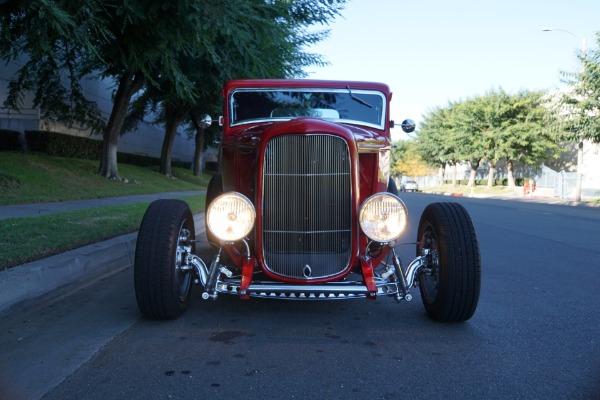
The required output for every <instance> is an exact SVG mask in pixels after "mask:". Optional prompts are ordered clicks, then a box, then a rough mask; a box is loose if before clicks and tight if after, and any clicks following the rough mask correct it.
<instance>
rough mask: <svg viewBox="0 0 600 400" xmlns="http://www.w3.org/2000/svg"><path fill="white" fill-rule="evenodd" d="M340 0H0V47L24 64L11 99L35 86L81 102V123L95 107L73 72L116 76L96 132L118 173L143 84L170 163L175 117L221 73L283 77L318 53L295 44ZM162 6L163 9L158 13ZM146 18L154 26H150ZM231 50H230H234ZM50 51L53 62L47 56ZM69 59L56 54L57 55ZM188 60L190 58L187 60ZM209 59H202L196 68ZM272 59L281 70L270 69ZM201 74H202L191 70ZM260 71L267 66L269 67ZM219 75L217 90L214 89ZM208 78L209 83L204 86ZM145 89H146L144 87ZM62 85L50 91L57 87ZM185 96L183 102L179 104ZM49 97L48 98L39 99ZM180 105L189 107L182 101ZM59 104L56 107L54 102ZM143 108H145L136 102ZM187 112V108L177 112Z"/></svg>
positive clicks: (104, 164)
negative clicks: (160, 114) (123, 138)
mask: <svg viewBox="0 0 600 400" xmlns="http://www.w3.org/2000/svg"><path fill="white" fill-rule="evenodd" d="M344 3H345V0H294V1H289V0H204V1H202V2H199V1H196V0H180V1H177V2H163V1H158V0H129V1H127V2H121V1H117V0H74V1H72V0H41V1H37V2H36V1H33V0H31V1H27V0H26V1H21V2H16V1H14V2H6V3H3V5H2V6H3V9H2V11H3V14H2V15H3V19H2V21H1V23H2V25H0V27H1V28H2V32H1V33H2V35H3V38H4V39H6V40H5V41H3V44H2V45H1V46H0V50H1V51H2V56H3V57H4V58H5V57H6V56H13V57H14V56H15V55H16V54H18V55H26V56H27V57H28V59H29V62H28V63H29V66H28V68H27V69H23V70H22V71H20V72H22V75H21V76H23V77H30V78H27V79H29V80H27V79H25V78H24V79H21V80H20V81H19V80H17V83H15V84H13V85H12V86H11V96H10V98H11V99H12V100H13V104H16V103H18V101H19V99H20V96H21V95H22V93H23V91H24V90H35V91H36V94H38V93H39V99H38V98H36V100H38V101H37V104H39V105H41V106H42V107H44V108H47V109H48V110H52V109H53V107H52V106H50V104H51V102H50V101H49V100H48V101H47V100H46V99H53V98H54V99H57V100H58V101H59V102H62V103H65V104H71V106H70V107H73V106H72V104H78V103H76V102H74V100H79V104H81V105H83V106H86V107H88V109H86V110H88V111H86V112H87V114H86V113H85V112H83V113H82V112H81V109H83V108H82V107H78V108H76V111H77V112H71V113H70V115H64V113H63V115H61V116H60V117H61V118H63V119H64V120H65V121H73V118H74V117H78V116H91V117H93V118H88V119H84V118H79V120H78V121H77V122H78V123H81V124H82V125H84V126H85V127H90V126H91V125H92V122H96V123H97V122H98V121H99V118H96V117H98V115H99V113H98V111H97V108H95V107H94V106H95V105H94V104H93V103H92V102H86V101H85V97H84V96H83V95H82V94H81V88H80V86H79V84H78V83H79V81H80V79H82V78H83V77H85V76H86V75H87V76H95V77H98V78H106V79H110V80H112V81H113V82H114V83H115V91H114V95H113V107H112V111H111V113H110V116H109V118H108V120H107V121H106V123H103V121H101V120H100V122H101V123H100V124H99V125H101V126H100V127H98V126H96V129H101V130H102V132H103V150H102V159H101V162H100V166H99V174H100V175H102V176H105V177H107V178H110V179H115V180H121V177H120V176H119V173H118V168H117V158H116V155H117V143H118V138H119V134H120V133H121V132H122V131H123V130H124V128H126V125H125V117H126V114H127V110H128V108H129V107H130V103H131V100H132V98H133V97H134V96H136V95H139V94H140V93H142V94H146V93H152V92H154V93H157V92H158V93H161V98H160V99H159V100H154V101H155V103H161V104H164V105H165V106H166V108H165V113H164V115H165V116H168V119H169V120H168V121H167V120H166V119H165V124H166V125H167V132H168V134H167V135H166V139H165V144H164V146H163V154H165V155H166V156H164V157H163V158H164V162H163V170H165V173H167V174H168V173H169V172H170V171H167V168H169V167H167V165H170V160H168V155H170V144H171V143H172V139H173V134H174V133H173V132H175V131H176V128H177V126H179V124H180V122H181V121H182V118H186V116H187V115H189V112H190V111H191V109H192V108H193V107H191V105H196V104H203V103H204V104H205V102H206V100H207V99H208V98H213V97H214V93H215V91H218V90H219V89H220V86H221V85H222V83H223V81H224V80H223V78H225V77H227V78H229V79H230V78H233V77H241V76H248V77H254V76H260V75H261V74H262V75H269V76H276V75H279V76H290V75H293V74H297V73H299V72H300V71H301V67H302V66H305V65H310V64H313V63H320V62H322V61H321V59H320V57H319V56H317V55H314V54H310V53H306V52H304V51H302V46H305V45H307V44H311V43H314V42H316V41H318V40H320V39H322V38H323V37H324V33H323V32H315V33H311V32H307V31H306V30H305V29H304V28H306V27H307V26H309V25H310V24H312V23H327V22H328V21H329V20H331V18H333V17H334V16H336V15H338V14H339V10H341V8H342V6H343V4H344ZM165 15H168V16H169V17H168V18H164V16H165ZM149 27H151V29H149ZM231 53H234V54H235V55H234V56H231ZM48 57H50V60H51V61H53V62H48ZM63 59H64V60H66V62H63V61H62V60H63ZM190 62H193V63H194V65H193V66H192V67H190V64H187V63H190ZM204 64H206V68H203V69H201V68H199V66H203V65H204ZM274 65H277V66H278V68H279V69H278V71H277V72H279V74H275V73H274V72H273V70H272V67H273V66H274ZM200 69H201V70H202V72H204V73H205V74H203V75H200V74H198V73H197V71H198V70H200ZM65 70H66V71H69V72H70V76H69V78H70V90H68V91H66V94H64V95H62V94H61V93H63V92H62V91H63V89H61V84H62V83H63V81H64V80H63V79H62V74H63V73H64V71H65ZM265 71H268V72H269V73H268V74H267V73H266V72H265ZM216 82H218V85H219V89H215V87H216ZM204 86H206V87H204ZM142 89H143V91H142ZM57 93H58V94H61V95H60V96H57V95H56V94H57ZM182 105H183V106H184V107H182ZM46 106H47V107H46ZM186 108H187V110H185V109H186ZM55 109H59V110H60V107H55ZM141 109H143V107H142V108H141ZM182 116H184V117H182Z"/></svg>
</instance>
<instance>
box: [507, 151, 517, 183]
mask: <svg viewBox="0 0 600 400" xmlns="http://www.w3.org/2000/svg"><path fill="white" fill-rule="evenodd" d="M513 170H514V165H513V162H512V160H511V159H510V158H507V159H506V171H507V178H508V187H509V188H510V189H514V188H515V175H514V172H513Z"/></svg>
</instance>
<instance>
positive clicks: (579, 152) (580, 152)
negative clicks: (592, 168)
mask: <svg viewBox="0 0 600 400" xmlns="http://www.w3.org/2000/svg"><path fill="white" fill-rule="evenodd" d="M542 31H544V32H551V31H559V32H564V33H568V34H569V35H571V36H573V37H574V38H575V39H577V40H578V41H581V59H582V62H581V73H582V74H585V60H586V52H587V48H586V47H587V46H586V42H585V37H584V38H580V37H579V36H577V35H576V34H574V33H573V32H571V31H567V30H565V29H559V28H544V29H542ZM582 169H583V139H582V138H579V141H578V143H577V183H576V184H575V201H581V182H582V180H583V176H582V174H581V170H582Z"/></svg>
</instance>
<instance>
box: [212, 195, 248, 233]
mask: <svg viewBox="0 0 600 400" xmlns="http://www.w3.org/2000/svg"><path fill="white" fill-rule="evenodd" d="M255 219H256V210H255V209H254V205H253V204H252V202H251V201H250V200H248V198H247V197H246V196H244V195H243V194H240V193H237V192H229V193H223V194H222V195H220V196H219V197H217V198H216V199H215V200H214V201H213V202H212V203H210V205H209V206H208V210H206V225H207V226H208V229H209V230H210V232H211V233H212V234H213V235H215V236H216V237H217V238H218V239H220V240H221V241H223V242H235V241H237V240H240V239H243V238H245V237H246V236H247V235H248V234H249V233H250V231H251V230H252V227H253V226H254V220H255Z"/></svg>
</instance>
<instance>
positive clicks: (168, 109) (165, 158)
mask: <svg viewBox="0 0 600 400" xmlns="http://www.w3.org/2000/svg"><path fill="white" fill-rule="evenodd" d="M165 114H166V124H165V125H166V126H165V138H164V139H163V145H162V150H161V152H160V173H161V174H164V175H166V176H172V173H171V153H172V150H173V143H175V136H177V128H178V127H179V124H181V121H183V117H184V116H185V115H186V114H187V112H185V113H184V112H181V111H180V108H178V107H177V106H175V105H172V104H167V105H165Z"/></svg>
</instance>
